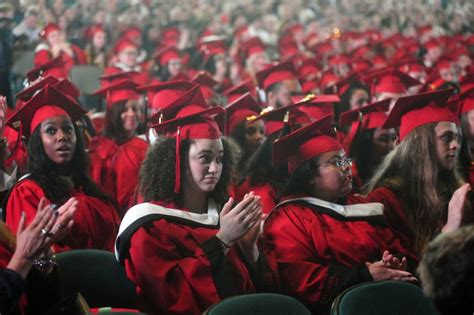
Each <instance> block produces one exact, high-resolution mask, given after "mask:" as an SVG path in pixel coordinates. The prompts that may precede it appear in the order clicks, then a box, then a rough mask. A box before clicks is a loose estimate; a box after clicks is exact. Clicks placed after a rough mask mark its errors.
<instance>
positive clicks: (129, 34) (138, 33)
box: [120, 26, 142, 41]
mask: <svg viewBox="0 0 474 315" xmlns="http://www.w3.org/2000/svg"><path fill="white" fill-rule="evenodd" d="M120 37H121V38H126V39H129V40H132V41H133V40H134V39H135V38H137V37H142V30H141V29H140V28H139V27H137V26H130V27H129V28H127V29H126V30H124V31H123V32H122V34H121V35H120Z"/></svg>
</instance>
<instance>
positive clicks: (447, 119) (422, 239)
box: [368, 90, 473, 256]
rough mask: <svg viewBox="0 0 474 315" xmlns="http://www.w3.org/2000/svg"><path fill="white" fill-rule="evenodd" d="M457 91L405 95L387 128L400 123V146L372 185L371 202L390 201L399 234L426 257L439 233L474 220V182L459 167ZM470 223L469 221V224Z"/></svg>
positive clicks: (388, 210)
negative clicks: (472, 195) (454, 93)
mask: <svg viewBox="0 0 474 315" xmlns="http://www.w3.org/2000/svg"><path fill="white" fill-rule="evenodd" d="M451 93H452V90H442V91H436V92H427V93H421V94H417V95H413V96H406V97H402V98H400V99H399V100H398V101H397V102H396V104H395V107H394V108H393V109H392V111H391V112H390V114H389V116H388V118H387V121H386V122H385V124H384V125H383V128H394V127H398V126H400V144H399V145H398V146H397V147H396V148H395V149H394V150H393V151H392V152H391V153H390V154H389V155H388V156H387V157H386V158H385V160H384V161H383V163H382V164H381V166H380V168H379V169H378V170H377V171H376V173H375V174H374V176H373V178H372V179H371V181H370V182H369V184H368V191H369V195H368V198H369V200H372V201H376V202H382V203H384V204H385V206H386V207H385V215H386V217H387V219H388V221H389V223H390V225H391V226H392V227H393V229H394V230H396V231H397V232H398V233H399V234H400V237H404V238H406V239H407V240H409V242H410V247H411V250H412V251H413V252H414V253H415V254H416V255H418V256H421V254H422V252H423V250H424V248H425V247H426V245H427V244H428V242H429V241H430V240H431V239H432V238H433V237H434V236H436V235H437V234H438V233H440V232H445V231H450V230H455V229H457V228H458V227H459V226H460V225H461V224H463V223H467V222H472V216H473V213H472V209H471V204H470V202H469V200H468V199H469V197H468V192H469V191H470V190H471V187H470V185H469V184H466V183H464V182H463V180H462V177H461V175H460V173H459V171H458V165H457V164H458V159H457V157H458V153H459V149H460V134H459V131H458V124H459V122H458V117H457V106H456V105H457V104H456V103H449V105H454V107H452V106H448V103H447V101H448V98H449V97H450V96H451ZM466 221H467V222H466Z"/></svg>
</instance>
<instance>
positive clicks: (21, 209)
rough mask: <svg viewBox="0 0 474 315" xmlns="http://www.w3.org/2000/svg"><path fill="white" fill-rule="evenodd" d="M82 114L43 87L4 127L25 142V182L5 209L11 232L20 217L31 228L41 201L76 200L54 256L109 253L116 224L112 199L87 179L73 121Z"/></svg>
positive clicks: (58, 93)
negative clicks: (80, 251)
mask: <svg viewBox="0 0 474 315" xmlns="http://www.w3.org/2000/svg"><path fill="white" fill-rule="evenodd" d="M84 112H85V111H84V110H83V109H82V108H81V107H80V106H79V104H77V103H76V102H75V101H74V99H73V98H72V97H70V96H67V95H65V94H63V93H62V92H61V91H59V90H58V89H56V88H54V87H52V86H50V85H47V86H46V87H44V88H43V89H42V90H40V91H39V92H38V94H36V95H35V96H34V97H33V98H31V99H30V100H29V101H28V102H27V103H26V104H25V105H24V106H23V107H22V108H21V109H20V110H19V111H18V112H17V113H16V114H15V115H14V116H13V117H11V118H10V119H9V120H8V122H7V124H8V125H9V126H12V127H14V128H16V129H17V130H20V131H21V133H22V135H24V136H25V137H26V138H27V139H28V173H29V174H28V176H26V177H24V178H22V179H20V180H19V181H18V182H17V184H16V185H15V186H14V187H13V189H12V191H11V195H10V197H9V199H8V203H7V206H6V223H7V225H8V226H10V228H11V229H12V230H13V231H16V230H17V229H18V226H19V222H20V220H21V217H22V213H24V214H25V215H26V222H27V223H30V222H31V221H32V220H33V218H34V217H35V214H36V209H37V207H38V203H39V201H40V199H41V198H43V197H46V198H47V199H48V202H50V203H55V204H63V203H64V202H65V201H66V200H67V199H68V198H70V197H75V198H76V199H77V200H78V202H79V204H78V210H77V212H76V213H75V215H74V221H75V223H74V227H73V228H72V230H71V232H70V233H69V234H68V235H66V237H65V238H64V239H63V240H62V241H60V242H58V243H55V244H54V246H53V248H54V250H55V251H56V252H59V251H66V250H71V249H80V248H96V249H103V250H112V249H113V246H114V240H115V236H116V233H117V229H118V224H119V218H118V215H117V213H116V209H115V207H114V206H113V203H112V201H111V198H110V197H108V196H107V195H105V193H103V192H102V191H101V190H99V188H98V187H97V186H96V185H95V184H94V182H93V181H92V180H91V179H90V178H89V176H88V175H87V167H88V166H87V163H88V159H87V156H86V153H85V150H84V140H83V139H82V135H81V133H79V132H77V130H78V129H77V127H76V126H75V121H77V120H78V119H80V118H81V116H82V115H83V114H84Z"/></svg>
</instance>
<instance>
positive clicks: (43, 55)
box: [34, 49, 51, 66]
mask: <svg viewBox="0 0 474 315" xmlns="http://www.w3.org/2000/svg"><path fill="white" fill-rule="evenodd" d="M50 59H51V54H50V53H49V51H48V50H46V49H41V50H39V51H37V52H36V53H35V59H34V63H35V66H39V65H42V64H44V63H46V62H48V61H49V60H50Z"/></svg>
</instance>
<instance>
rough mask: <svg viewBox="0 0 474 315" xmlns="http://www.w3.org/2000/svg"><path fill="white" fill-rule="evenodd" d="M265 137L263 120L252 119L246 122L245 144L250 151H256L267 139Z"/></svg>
mask: <svg viewBox="0 0 474 315" xmlns="http://www.w3.org/2000/svg"><path fill="white" fill-rule="evenodd" d="M265 138H266V137H265V124H264V123H263V120H261V119H260V120H255V121H250V122H247V123H246V124H245V146H246V147H247V150H248V151H249V153H251V154H252V153H253V152H255V151H256V150H257V149H258V148H259V147H260V146H261V145H262V143H263V141H265Z"/></svg>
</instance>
